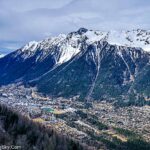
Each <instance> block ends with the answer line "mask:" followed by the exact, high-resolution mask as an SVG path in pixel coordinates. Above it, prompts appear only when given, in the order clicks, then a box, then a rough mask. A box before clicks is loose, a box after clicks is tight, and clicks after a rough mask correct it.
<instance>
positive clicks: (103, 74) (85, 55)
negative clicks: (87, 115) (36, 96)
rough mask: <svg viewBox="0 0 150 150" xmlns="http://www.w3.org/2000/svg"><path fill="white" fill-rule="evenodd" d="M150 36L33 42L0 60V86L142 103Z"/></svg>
mask: <svg viewBox="0 0 150 150" xmlns="http://www.w3.org/2000/svg"><path fill="white" fill-rule="evenodd" d="M149 51H150V31H148V30H140V29H137V30H131V31H110V32H103V31H93V30H88V29H85V28H80V29H79V30H78V31H75V32H71V33H69V34H67V35H59V36H57V37H52V38H47V39H44V40H42V41H39V42H36V41H32V42H30V43H28V44H27V45H25V46H24V47H22V48H20V49H18V50H16V51H14V52H12V53H10V54H8V55H7V56H5V57H4V58H2V59H0V68H1V70H0V84H1V85H7V84H10V83H16V82H22V83H25V84H30V85H32V86H36V87H37V89H38V90H39V91H40V92H43V93H46V94H49V95H52V96H56V97H60V96H62V97H78V99H81V100H84V99H86V100H92V99H94V100H103V99H107V100H113V99H114V100H119V99H121V100H124V101H127V99H128V100H131V101H132V100H133V99H134V102H135V101H136V100H137V101H139V100H140V101H142V102H143V101H146V100H147V99H149V97H150V95H149V92H148V91H149V90H150V86H149V84H150V79H149V75H150V63H149V62H150V53H149Z"/></svg>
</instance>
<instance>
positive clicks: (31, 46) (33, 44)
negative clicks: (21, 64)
mask: <svg viewBox="0 0 150 150" xmlns="http://www.w3.org/2000/svg"><path fill="white" fill-rule="evenodd" d="M37 46H38V42H36V41H31V42H29V43H28V44H26V45H25V46H24V47H22V49H21V50H22V52H24V51H26V50H28V51H35V50H36V49H37Z"/></svg>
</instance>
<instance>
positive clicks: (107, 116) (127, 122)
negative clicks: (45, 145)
mask: <svg viewBox="0 0 150 150" xmlns="http://www.w3.org/2000/svg"><path fill="white" fill-rule="evenodd" d="M0 103H1V104H5V105H7V106H8V107H10V108H12V109H14V110H17V111H18V112H20V113H21V114H22V115H25V116H27V117H28V118H29V119H31V120H33V121H34V122H40V123H42V124H44V125H45V126H47V127H50V128H54V129H55V130H56V131H57V132H60V133H61V134H64V135H68V136H70V137H72V138H73V139H75V140H77V141H80V142H82V143H85V144H88V145H89V146H91V148H92V149H100V148H102V149H107V148H108V149H113V148H115V147H116V148H118V149H119V148H121V147H120V145H121V144H122V146H124V148H125V147H127V146H128V144H129V143H130V141H132V140H135V141H138V140H140V141H142V142H144V140H145V141H147V142H150V106H143V107H136V106H130V107H118V108H117V107H115V106H114V105H113V103H107V102H105V101H101V102H93V103H91V104H88V106H87V105H85V104H84V103H83V102H80V101H76V98H73V99H64V98H57V99H55V98H52V97H48V96H43V95H41V94H39V93H37V92H36V89H32V88H25V87H24V86H16V85H9V86H6V87H5V86H3V87H1V88H0ZM129 145H130V144H129ZM130 146H131V148H132V146H133V145H132V144H131V145H130ZM139 147H140V146H139Z"/></svg>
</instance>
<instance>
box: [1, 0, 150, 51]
mask: <svg viewBox="0 0 150 150" xmlns="http://www.w3.org/2000/svg"><path fill="white" fill-rule="evenodd" d="M80 27H85V28H89V29H97V30H106V31H108V30H114V29H116V30H122V29H136V28H142V29H150V0H0V51H6V50H14V49H17V48H19V47H20V46H22V45H24V44H25V43H27V42H29V41H31V40H41V39H43V38H46V37H48V36H53V35H58V34H60V33H68V32H70V31H74V30H77V29H78V28H80Z"/></svg>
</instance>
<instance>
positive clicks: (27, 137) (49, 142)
mask: <svg viewBox="0 0 150 150" xmlns="http://www.w3.org/2000/svg"><path fill="white" fill-rule="evenodd" d="M0 145H7V146H9V145H16V146H19V147H21V148H20V149H23V150H84V149H88V148H87V147H85V146H84V147H83V146H81V145H80V144H79V143H77V142H75V141H73V140H72V139H70V138H68V137H64V136H62V135H60V134H58V133H56V132H55V131H54V130H52V129H47V128H46V127H44V126H42V125H40V124H37V123H34V122H32V121H31V120H29V119H28V118H26V117H24V116H21V115H20V114H18V113H17V112H14V111H12V110H10V109H8V108H7V107H5V106H0Z"/></svg>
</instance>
